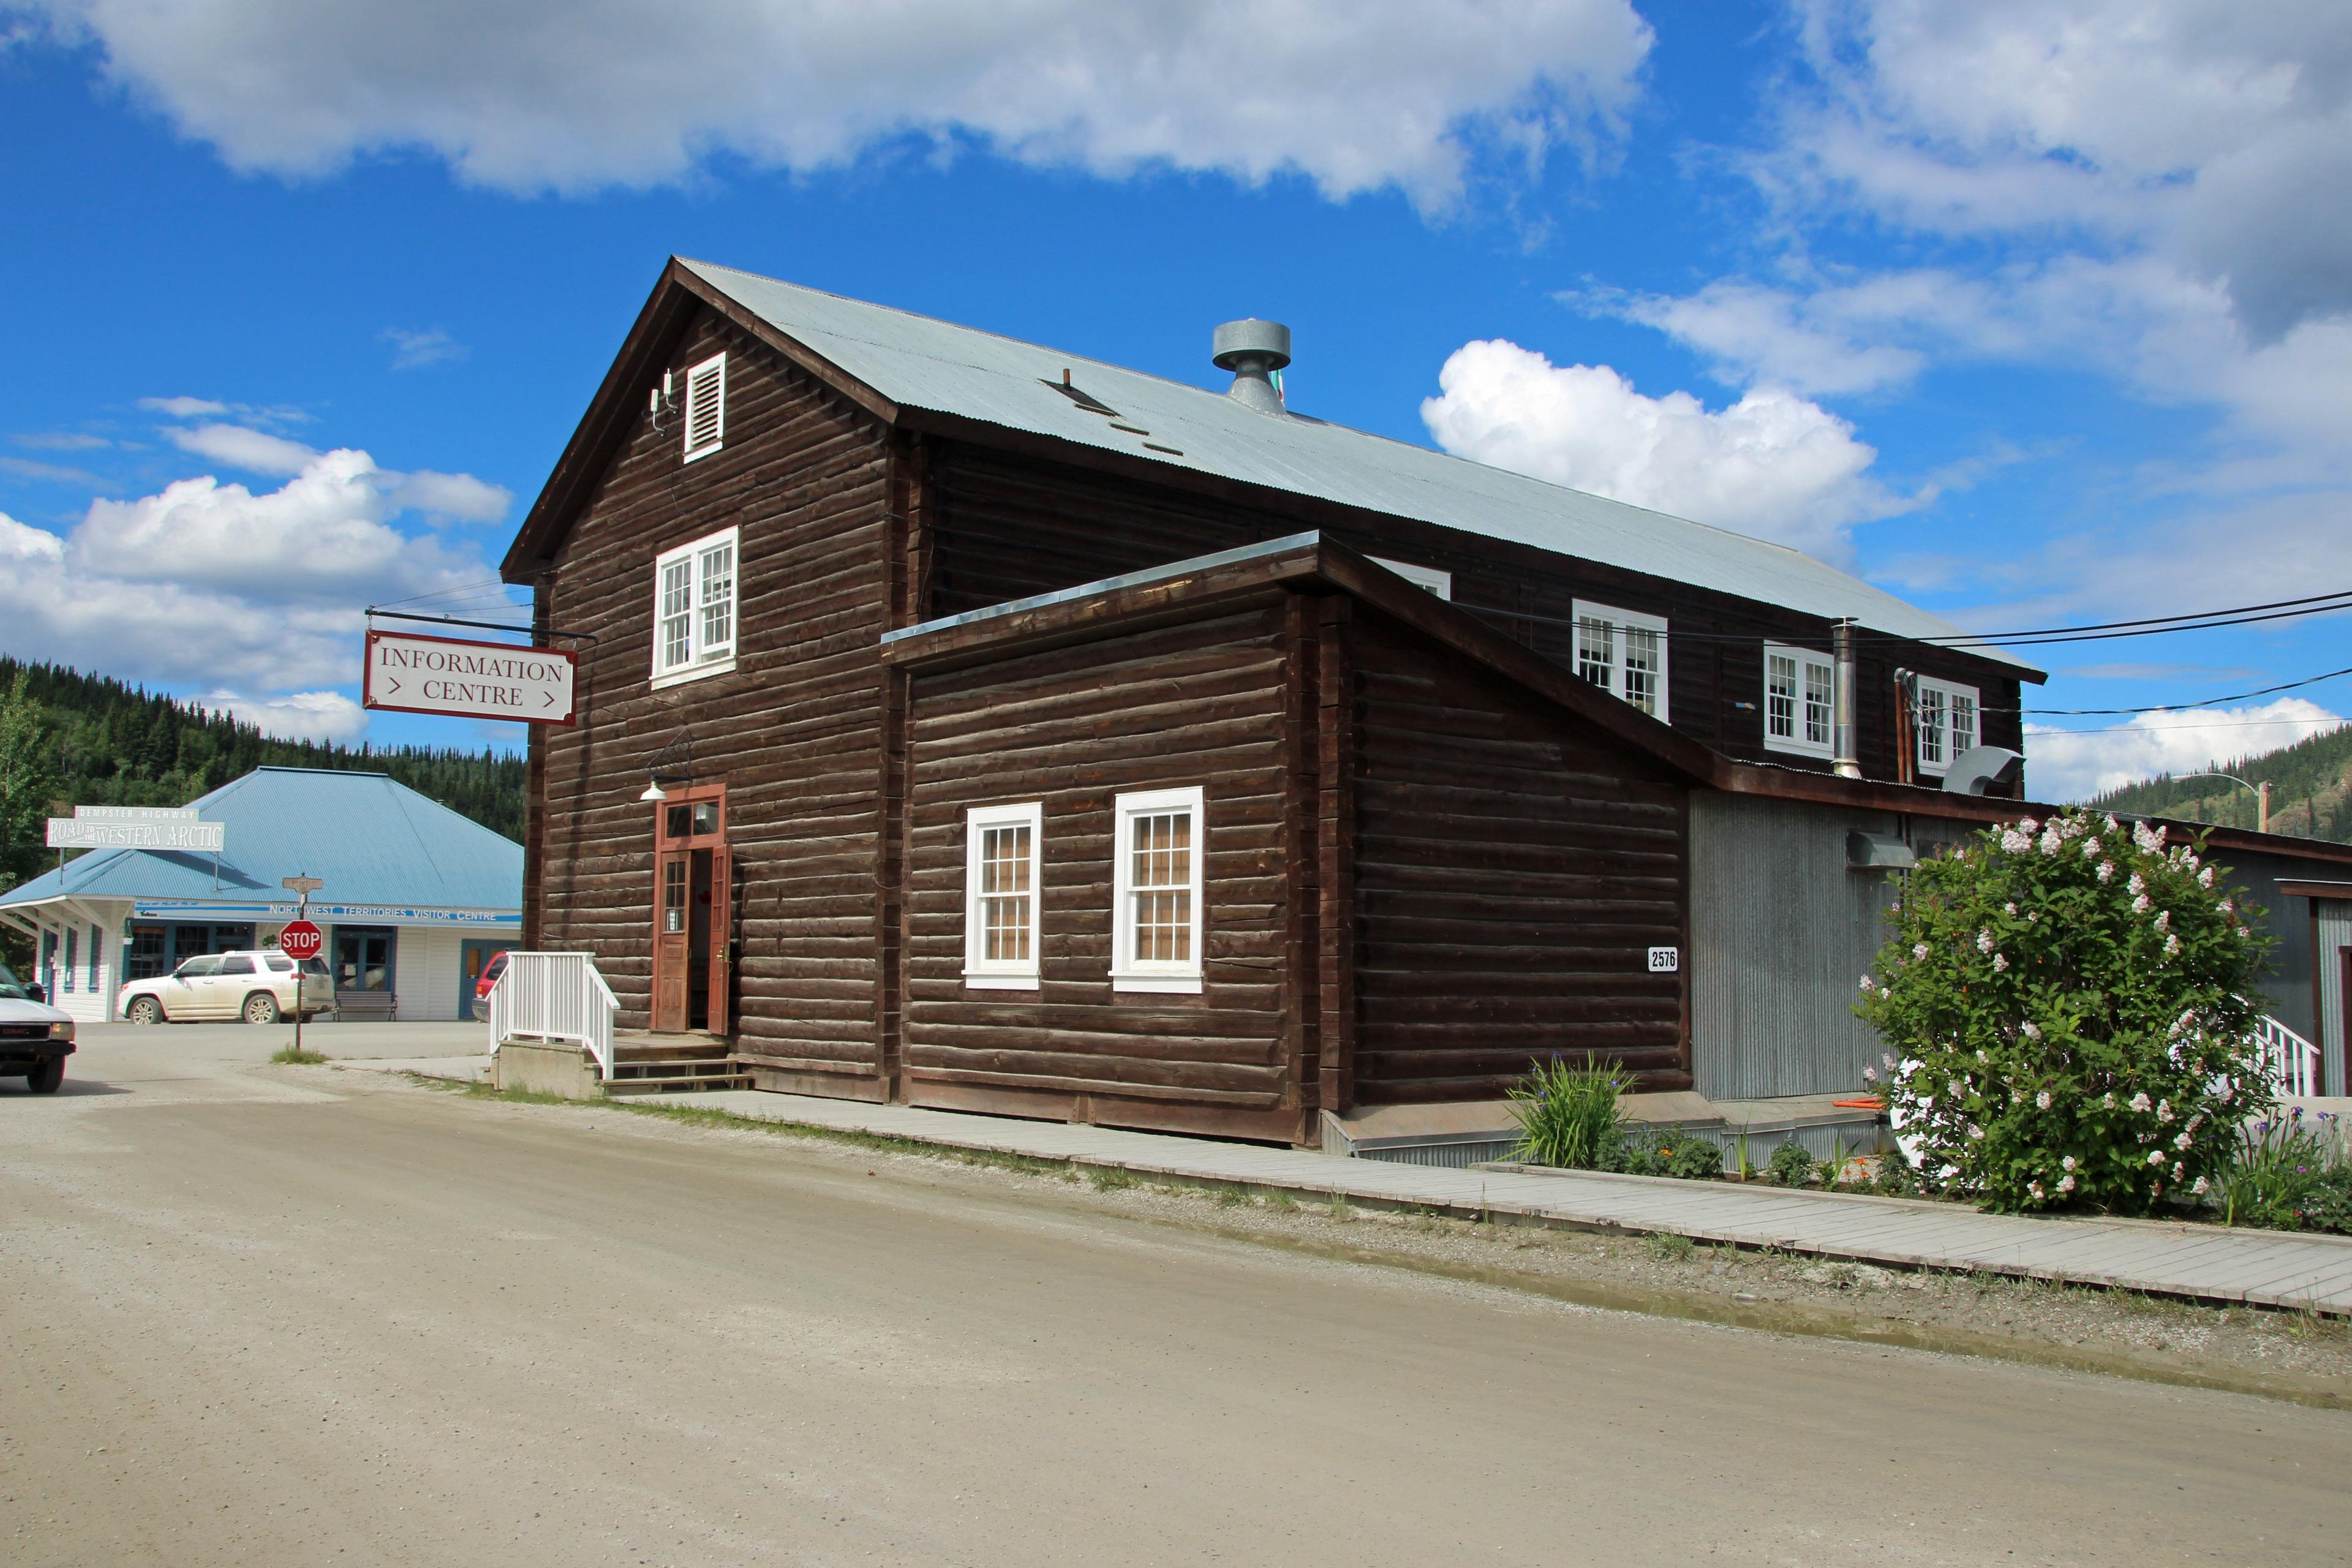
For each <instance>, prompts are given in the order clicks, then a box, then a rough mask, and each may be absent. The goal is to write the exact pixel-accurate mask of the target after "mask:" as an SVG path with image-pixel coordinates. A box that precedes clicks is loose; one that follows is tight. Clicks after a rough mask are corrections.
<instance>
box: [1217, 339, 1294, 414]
mask: <svg viewBox="0 0 2352 1568" xmlns="http://www.w3.org/2000/svg"><path fill="white" fill-rule="evenodd" d="M1209 346H1210V349H1211V351H1212V352H1213V353H1214V354H1215V356H1216V365H1217V368H1218V369H1219V370H1229V371H1232V372H1233V373H1234V384H1233V385H1231V386H1230V387H1227V388H1226V389H1225V395H1226V396H1227V397H1230V398H1232V399H1233V400H1234V402H1236V403H1238V404H1240V405H1242V406H1243V407H1244V408H1255V409H1256V410H1257V411H1258V412H1259V413H1260V414H1280V413H1282V412H1283V406H1282V394H1280V393H1278V392H1276V391H1275V389H1274V383H1273V381H1272V380H1271V379H1269V378H1270V377H1271V376H1272V375H1273V374H1274V373H1275V372H1276V371H1278V370H1280V369H1281V368H1282V367H1283V366H1285V365H1286V364H1288V363H1290V329H1289V328H1288V327H1286V326H1284V325H1283V324H1282V323H1281V322H1280V321H1259V320H1257V319H1256V318H1255V317H1254V316H1253V317H1252V318H1250V319H1249V320H1248V321H1227V322H1226V323H1225V324H1224V325H1223V326H1221V327H1219V328H1218V329H1217V330H1216V331H1215V332H1214V333H1213V335H1212V336H1211V338H1210V340H1209Z"/></svg>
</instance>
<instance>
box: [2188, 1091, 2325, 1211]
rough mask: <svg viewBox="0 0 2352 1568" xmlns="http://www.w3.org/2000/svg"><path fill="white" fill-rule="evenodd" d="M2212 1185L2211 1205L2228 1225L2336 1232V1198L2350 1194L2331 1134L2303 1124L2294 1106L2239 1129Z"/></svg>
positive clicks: (2321, 1124)
mask: <svg viewBox="0 0 2352 1568" xmlns="http://www.w3.org/2000/svg"><path fill="white" fill-rule="evenodd" d="M2323 1114H2324V1113H2323ZM2326 1120H2327V1121H2333V1120H2334V1118H2333V1117H2329V1118H2327V1119H2326ZM2216 1183H2217V1190H2216V1192H2215V1194H2214V1196H2215V1199H2216V1204H2217V1206H2218V1207H2219V1208H2220V1209H2221V1217H2222V1219H2223V1220H2224V1221H2225V1222H2227V1223H2228V1224H2231V1225H2251V1226H2263V1227H2265V1228H2268V1229H2273V1230H2305V1229H2309V1230H2337V1229H2341V1228H2343V1226H2342V1224H2341V1222H2340V1220H2339V1219H2338V1215H2337V1199H2336V1194H2338V1193H2340V1192H2347V1191H2352V1173H2347V1169H2346V1165H2345V1160H2344V1150H2343V1145H2342V1144H2340V1143H2338V1142H2336V1138H2335V1136H2334V1130H2333V1129H2332V1128H2330V1127H2328V1126H2327V1125H2326V1121H2322V1122H2319V1123H2318V1124H2316V1125H2310V1126H2306V1125H2305V1121H2304V1117H2303V1108H2302V1107H2301V1106H2296V1107H2295V1108H2294V1113H2293V1114H2292V1115H2289V1116H2283V1117H2280V1118H2279V1119H2278V1120H2276V1121H2256V1122H2253V1123H2252V1124H2250V1125H2248V1126H2245V1127H2242V1128H2241V1129H2240V1130H2239V1132H2238V1137H2237V1141H2236V1142H2235V1143H2234V1145H2233V1146H2232V1147H2231V1151H2230V1159H2229V1163H2227V1164H2226V1165H2224V1166H2223V1167H2222V1168H2221V1172H2220V1173H2219V1175H2218V1177H2217V1178H2216Z"/></svg>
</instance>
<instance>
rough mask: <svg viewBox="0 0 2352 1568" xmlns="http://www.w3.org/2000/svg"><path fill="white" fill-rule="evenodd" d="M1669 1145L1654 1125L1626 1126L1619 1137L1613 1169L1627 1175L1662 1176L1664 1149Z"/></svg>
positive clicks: (1665, 1171) (1664, 1166) (1664, 1173)
mask: <svg viewBox="0 0 2352 1568" xmlns="http://www.w3.org/2000/svg"><path fill="white" fill-rule="evenodd" d="M1669 1147H1670V1145H1669V1144H1668V1143H1667V1142H1666V1138H1665V1135H1664V1133H1662V1132H1660V1131H1658V1129H1656V1128H1654V1127H1627V1128H1625V1129H1623V1136H1622V1138H1621V1139H1620V1141H1619V1143H1618V1149H1617V1163H1616V1165H1615V1167H1614V1168H1615V1169H1617V1170H1620V1171H1622V1172H1624V1173H1626V1174H1627V1175H1629V1176H1664V1175H1669V1174H1671V1172H1669V1171H1668V1170H1667V1169H1666V1151H1667V1149H1668V1148H1669Z"/></svg>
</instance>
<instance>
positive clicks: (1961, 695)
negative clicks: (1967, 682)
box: [1911, 675, 1977, 775]
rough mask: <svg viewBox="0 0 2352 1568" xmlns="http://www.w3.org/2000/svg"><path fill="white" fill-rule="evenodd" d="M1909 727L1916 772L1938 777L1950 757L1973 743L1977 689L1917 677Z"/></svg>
mask: <svg viewBox="0 0 2352 1568" xmlns="http://www.w3.org/2000/svg"><path fill="white" fill-rule="evenodd" d="M1911 728H1912V733H1913V734H1914V735H1915V736H1916V737H1917V742H1916V751H1917V753H1918V758H1919V771H1920V772H1921V773H1933V774H1937V775H1940V774H1942V773H1943V772H1944V771H1945V770H1946V769H1947V768H1949V767H1950V766H1951V765H1952V760H1953V759H1954V758H1956V757H1958V755H1959V754H1960V753H1961V752H1966V751H1968V750H1969V749H1970V748H1972V747H1973V746H1975V745H1976V743H1977V689H1976V688H1975V687H1973V686H1957V685H1954V684H1953V683H1952V682H1950V681H1948V680H1937V679H1933V678H1931V677H1929V676H1925V675H1923V676H1921V677H1919V701H1918V706H1917V707H1916V709H1915V710H1913V713H1912V727H1911Z"/></svg>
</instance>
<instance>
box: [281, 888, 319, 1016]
mask: <svg viewBox="0 0 2352 1568" xmlns="http://www.w3.org/2000/svg"><path fill="white" fill-rule="evenodd" d="M326 885H327V884H326V883H324V882H322V881H320V879H318V878H316V877H284V878H280V879H278V886H280V887H282V888H284V889H287V891H289V892H291V893H294V894H297V895H299V897H300V899H301V900H302V901H301V903H300V904H299V905H298V906H297V907H296V910H295V913H294V918H293V919H292V920H290V921H287V922H286V929H285V930H283V931H279V932H278V952H282V953H284V954H285V955H286V956H287V957H289V958H290V959H292V960H293V961H294V1054H295V1055H296V1056H298V1057H299V1056H300V1055H301V1054H302V963H303V961H304V960H305V959H311V958H316V957H318V956H319V950H320V948H321V947H324V946H325V945H326V942H327V939H326V936H325V934H324V933H323V932H321V931H320V930H319V928H318V927H317V926H314V925H312V924H311V923H310V895H311V894H313V893H315V892H317V891H318V890H319V889H321V888H323V887H325V886H326Z"/></svg>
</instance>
